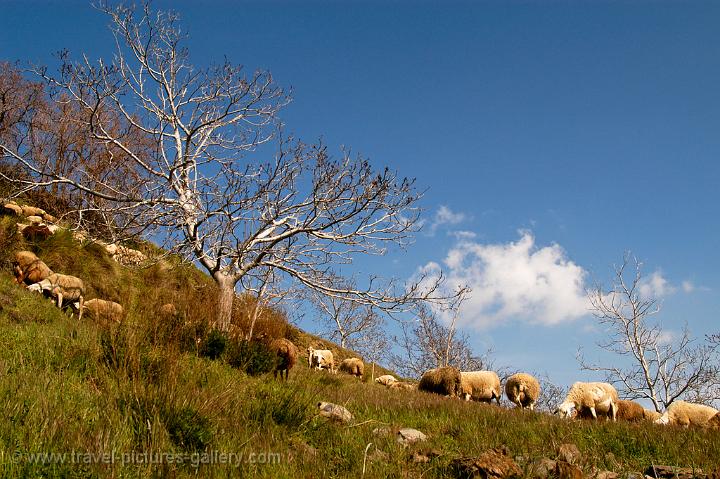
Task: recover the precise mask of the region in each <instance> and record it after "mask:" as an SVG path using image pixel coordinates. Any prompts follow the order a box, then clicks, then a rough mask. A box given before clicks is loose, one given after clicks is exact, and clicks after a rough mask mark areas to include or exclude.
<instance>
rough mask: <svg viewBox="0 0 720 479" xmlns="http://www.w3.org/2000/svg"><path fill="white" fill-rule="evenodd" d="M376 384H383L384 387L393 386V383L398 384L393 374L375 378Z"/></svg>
mask: <svg viewBox="0 0 720 479" xmlns="http://www.w3.org/2000/svg"><path fill="white" fill-rule="evenodd" d="M375 382H376V383H379V384H382V385H383V386H391V385H392V384H393V383H395V382H397V379H395V376H393V375H391V374H383V375H382V376H380V377H377V378H375Z"/></svg>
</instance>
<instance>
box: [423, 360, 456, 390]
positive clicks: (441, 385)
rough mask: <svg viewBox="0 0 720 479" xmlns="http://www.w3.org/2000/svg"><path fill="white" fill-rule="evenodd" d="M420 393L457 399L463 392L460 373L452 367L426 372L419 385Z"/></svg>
mask: <svg viewBox="0 0 720 479" xmlns="http://www.w3.org/2000/svg"><path fill="white" fill-rule="evenodd" d="M418 389H419V390H420V391H426V392H431V393H435V394H442V395H443V396H450V397H456V396H458V395H460V394H461V392H462V379H461V376H460V371H458V369H457V368H454V367H452V366H445V367H442V368H435V369H429V370H427V371H425V372H424V373H423V375H422V377H421V378H420V383H419V384H418Z"/></svg>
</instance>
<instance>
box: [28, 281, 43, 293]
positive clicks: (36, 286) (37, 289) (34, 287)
mask: <svg viewBox="0 0 720 479" xmlns="http://www.w3.org/2000/svg"><path fill="white" fill-rule="evenodd" d="M27 289H28V291H35V292H36V293H42V290H43V288H42V285H41V284H40V283H33V284H31V285H30V286H28V288H27Z"/></svg>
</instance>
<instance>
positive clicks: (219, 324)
mask: <svg viewBox="0 0 720 479" xmlns="http://www.w3.org/2000/svg"><path fill="white" fill-rule="evenodd" d="M214 278H215V281H216V282H217V284H218V287H219V288H220V289H219V292H218V311H217V318H215V327H216V328H217V329H219V330H220V331H224V332H228V331H230V320H231V319H232V309H233V300H234V299H235V281H233V279H232V278H231V277H230V276H228V275H226V274H223V273H217V274H215V276H214Z"/></svg>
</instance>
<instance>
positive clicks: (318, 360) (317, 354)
mask: <svg viewBox="0 0 720 479" xmlns="http://www.w3.org/2000/svg"><path fill="white" fill-rule="evenodd" d="M311 349H312V348H308V351H310V350H311ZM309 361H310V368H315V369H316V370H320V369H323V368H324V369H328V370H330V372H331V373H335V372H336V371H335V360H334V359H333V353H332V351H330V350H329V349H312V354H311V355H310V358H309Z"/></svg>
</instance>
